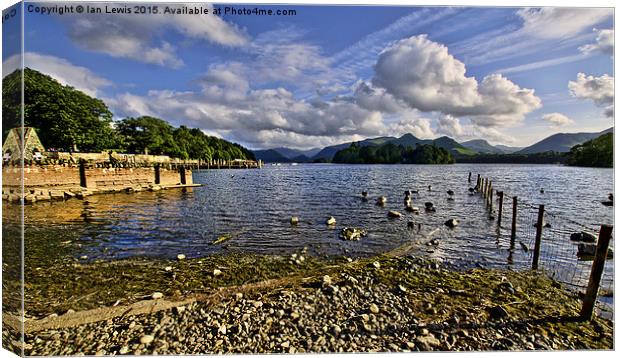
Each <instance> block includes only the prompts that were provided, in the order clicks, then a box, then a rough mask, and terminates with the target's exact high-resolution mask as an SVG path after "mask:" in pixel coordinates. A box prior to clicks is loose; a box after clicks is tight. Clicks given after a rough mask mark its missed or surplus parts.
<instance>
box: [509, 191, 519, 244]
mask: <svg viewBox="0 0 620 358" xmlns="http://www.w3.org/2000/svg"><path fill="white" fill-rule="evenodd" d="M517 201H518V198H517V197H516V196H513V197H512V227H511V229H510V238H511V240H512V241H514V239H515V238H516V237H517Z"/></svg>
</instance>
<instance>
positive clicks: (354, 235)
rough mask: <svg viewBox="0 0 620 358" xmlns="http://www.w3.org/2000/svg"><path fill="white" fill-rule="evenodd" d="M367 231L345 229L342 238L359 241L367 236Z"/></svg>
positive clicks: (352, 228)
mask: <svg viewBox="0 0 620 358" xmlns="http://www.w3.org/2000/svg"><path fill="white" fill-rule="evenodd" d="M366 234H367V233H366V230H364V229H358V228H354V227H345V228H344V229H342V231H340V238H341V239H343V240H347V241H357V240H359V239H361V238H362V237H364V236H366Z"/></svg>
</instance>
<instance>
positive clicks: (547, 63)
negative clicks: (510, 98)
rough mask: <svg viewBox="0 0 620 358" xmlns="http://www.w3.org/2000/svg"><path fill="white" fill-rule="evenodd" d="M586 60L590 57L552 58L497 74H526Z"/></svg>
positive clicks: (503, 70) (507, 68)
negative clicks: (526, 72)
mask: <svg viewBox="0 0 620 358" xmlns="http://www.w3.org/2000/svg"><path fill="white" fill-rule="evenodd" d="M586 58H588V56H584V54H580V55H570V56H562V57H558V58H552V59H549V60H543V61H536V62H531V63H526V64H523V65H518V66H513V67H506V68H502V69H499V70H496V71H495V72H496V73H501V74H506V73H518V72H525V71H531V70H536V69H539V68H545V67H551V66H557V65H561V64H564V63H571V62H576V61H581V60H585V59H586Z"/></svg>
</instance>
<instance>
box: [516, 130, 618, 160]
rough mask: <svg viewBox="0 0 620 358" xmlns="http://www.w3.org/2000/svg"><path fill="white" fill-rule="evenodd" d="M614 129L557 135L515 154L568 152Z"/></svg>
mask: <svg viewBox="0 0 620 358" xmlns="http://www.w3.org/2000/svg"><path fill="white" fill-rule="evenodd" d="M613 131H614V128H613V127H611V128H608V129H606V130H604V131H602V132H596V133H558V134H554V135H552V136H550V137H547V138H545V139H543V140H541V141H540V142H538V143H535V144H533V145H530V146H529V147H526V148H523V149H521V150H520V151H518V152H517V154H532V153H541V152H548V151H550V150H552V151H554V152H568V151H570V149H571V148H572V147H574V146H576V145H578V144H582V143H584V142H587V141H589V140H590V139H594V138H597V137H599V136H601V135H603V134H606V133H610V132H613Z"/></svg>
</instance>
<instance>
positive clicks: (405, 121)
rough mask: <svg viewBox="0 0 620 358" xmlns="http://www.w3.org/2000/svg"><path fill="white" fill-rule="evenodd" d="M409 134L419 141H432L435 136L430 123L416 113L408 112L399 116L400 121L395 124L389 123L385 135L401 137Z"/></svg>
mask: <svg viewBox="0 0 620 358" xmlns="http://www.w3.org/2000/svg"><path fill="white" fill-rule="evenodd" d="M407 133H411V134H413V135H414V136H416V137H418V138H420V139H432V138H435V137H436V135H435V133H434V132H433V129H432V128H431V121H430V120H429V119H427V118H421V117H419V116H418V114H417V112H412V111H409V113H404V114H403V115H401V119H400V120H399V121H398V122H396V123H391V124H390V125H389V126H388V128H387V131H386V132H385V134H389V135H394V136H398V137H400V136H402V135H403V134H407Z"/></svg>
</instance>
